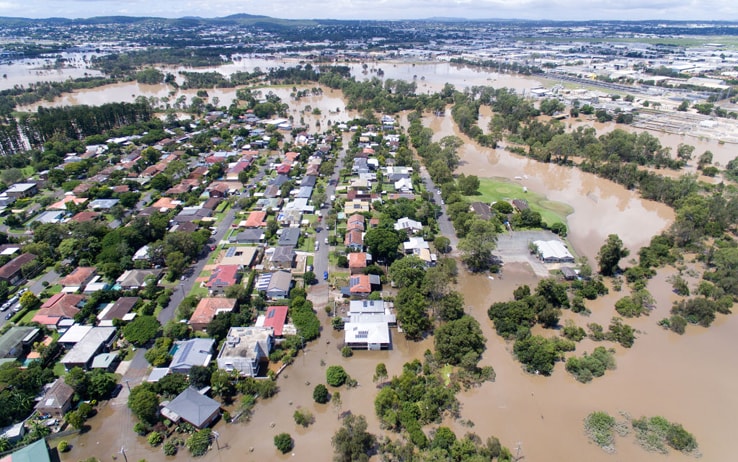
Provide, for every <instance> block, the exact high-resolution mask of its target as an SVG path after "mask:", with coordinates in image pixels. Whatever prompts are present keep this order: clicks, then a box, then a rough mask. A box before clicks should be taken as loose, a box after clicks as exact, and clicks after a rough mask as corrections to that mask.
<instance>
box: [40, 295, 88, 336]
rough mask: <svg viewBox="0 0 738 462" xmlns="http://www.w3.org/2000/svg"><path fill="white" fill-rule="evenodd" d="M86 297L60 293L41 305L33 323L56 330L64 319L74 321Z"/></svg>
mask: <svg viewBox="0 0 738 462" xmlns="http://www.w3.org/2000/svg"><path fill="white" fill-rule="evenodd" d="M84 299H85V297H84V296H83V295H77V294H65V293H58V294H56V295H53V296H52V297H51V298H50V299H48V300H46V302H45V303H44V304H43V305H41V308H40V309H39V310H38V312H37V313H36V315H35V316H34V317H33V319H32V320H31V321H33V322H37V323H39V324H41V325H43V326H46V327H48V328H50V329H56V328H57V326H58V325H59V322H60V321H62V320H64V319H74V316H75V315H76V314H77V313H79V306H81V305H82V302H83V301H84Z"/></svg>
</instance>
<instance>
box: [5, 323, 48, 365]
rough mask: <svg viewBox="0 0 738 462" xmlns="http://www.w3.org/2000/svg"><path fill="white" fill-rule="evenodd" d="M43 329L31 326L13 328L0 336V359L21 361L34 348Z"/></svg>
mask: <svg viewBox="0 0 738 462" xmlns="http://www.w3.org/2000/svg"><path fill="white" fill-rule="evenodd" d="M40 333H41V329H39V328H38V327H31V326H13V327H11V328H10V329H8V331H7V332H5V333H4V334H3V335H2V336H0V359H4V358H9V359H19V358H21V357H22V356H23V355H25V354H26V353H28V351H30V350H31V348H32V347H33V342H35V341H36V339H38V337H39V334H40Z"/></svg>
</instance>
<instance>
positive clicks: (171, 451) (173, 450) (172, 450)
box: [163, 441, 178, 456]
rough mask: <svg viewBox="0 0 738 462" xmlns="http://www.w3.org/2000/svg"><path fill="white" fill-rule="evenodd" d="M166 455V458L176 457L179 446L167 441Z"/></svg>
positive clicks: (165, 446) (165, 445) (165, 444)
mask: <svg viewBox="0 0 738 462" xmlns="http://www.w3.org/2000/svg"><path fill="white" fill-rule="evenodd" d="M163 449H164V455H165V456H174V455H176V454H177V449H178V448H177V445H176V444H175V443H174V442H173V441H167V442H166V443H164V447H163Z"/></svg>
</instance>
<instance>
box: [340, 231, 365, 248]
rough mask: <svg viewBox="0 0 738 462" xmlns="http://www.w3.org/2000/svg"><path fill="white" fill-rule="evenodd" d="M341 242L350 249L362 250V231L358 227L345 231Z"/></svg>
mask: <svg viewBox="0 0 738 462" xmlns="http://www.w3.org/2000/svg"><path fill="white" fill-rule="evenodd" d="M343 244H344V245H345V246H346V247H348V248H349V249H350V250H354V251H362V250H364V233H362V232H361V231H359V230H358V229H352V230H351V231H347V232H346V235H345V236H344V238H343Z"/></svg>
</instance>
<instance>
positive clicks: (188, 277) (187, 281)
mask: <svg viewBox="0 0 738 462" xmlns="http://www.w3.org/2000/svg"><path fill="white" fill-rule="evenodd" d="M268 165H269V162H267V163H266V164H265V165H264V166H263V167H262V168H261V169H260V170H259V172H258V173H257V174H256V176H255V177H254V179H252V180H251V182H250V183H251V184H256V183H258V182H259V181H261V179H262V178H263V177H264V175H265V171H266V168H267V167H268ZM242 197H247V193H242ZM235 216H236V211H235V209H234V208H233V207H231V208H229V209H228V212H226V215H225V216H224V217H223V219H222V220H220V222H219V223H218V225H217V226H216V231H215V234H214V235H213V236H212V238H213V241H214V242H215V243H216V245H217V244H218V243H220V242H221V241H222V240H223V239H224V238H225V236H226V234H227V233H228V230H229V229H230V227H231V225H232V224H233V221H234V218H235ZM209 256H210V252H203V253H202V254H201V255H200V257H199V259H198V260H197V263H195V265H194V266H193V267H191V268H190V269H189V270H188V271H187V272H186V274H185V275H184V277H183V278H182V279H181V280H180V281H179V283H178V284H177V287H176V288H175V289H174V293H173V294H172V297H171V298H170V299H169V305H167V307H166V308H164V309H163V310H161V311H160V312H159V315H158V316H157V319H158V320H159V322H160V323H161V324H162V325H163V324H165V323H167V322H168V321H169V320H170V319H172V318H173V317H174V312H175V311H176V309H177V307H178V306H179V304H180V303H182V300H183V299H184V298H185V296H187V294H188V293H190V290H192V287H193V286H194V285H195V281H196V280H197V278H198V276H200V273H202V271H203V268H205V265H206V264H207V261H208V258H209Z"/></svg>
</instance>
